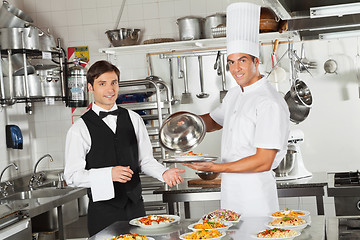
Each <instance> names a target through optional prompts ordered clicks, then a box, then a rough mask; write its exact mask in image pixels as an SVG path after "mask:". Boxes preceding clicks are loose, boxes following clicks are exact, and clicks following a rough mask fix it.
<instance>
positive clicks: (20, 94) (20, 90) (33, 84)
mask: <svg viewBox="0 0 360 240" xmlns="http://www.w3.org/2000/svg"><path fill="white" fill-rule="evenodd" d="M27 77H28V88H29V97H30V98H37V97H42V96H43V91H42V88H41V83H40V78H39V76H38V75H37V74H30V75H28V76H27ZM4 92H5V97H2V98H3V99H11V98H13V97H14V98H16V99H22V98H26V88H25V76H13V92H12V93H11V90H10V81H9V77H4Z"/></svg>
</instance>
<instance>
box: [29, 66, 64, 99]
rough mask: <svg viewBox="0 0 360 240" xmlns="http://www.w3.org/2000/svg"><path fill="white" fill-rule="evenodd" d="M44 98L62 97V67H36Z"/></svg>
mask: <svg viewBox="0 0 360 240" xmlns="http://www.w3.org/2000/svg"><path fill="white" fill-rule="evenodd" d="M35 70H36V74H37V75H39V77H40V81H41V86H42V89H43V91H44V97H61V96H62V95H61V81H60V74H61V71H60V67H59V66H57V65H35Z"/></svg>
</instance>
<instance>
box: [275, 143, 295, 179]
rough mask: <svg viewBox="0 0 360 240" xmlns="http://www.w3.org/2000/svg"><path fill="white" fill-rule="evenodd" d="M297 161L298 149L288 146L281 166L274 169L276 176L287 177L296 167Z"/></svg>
mask: <svg viewBox="0 0 360 240" xmlns="http://www.w3.org/2000/svg"><path fill="white" fill-rule="evenodd" d="M295 161H296V150H295V149H294V147H290V146H289V147H288V150H287V153H286V155H285V157H284V158H283V159H282V160H281V162H280V164H279V166H278V167H277V168H275V169H274V172H275V176H276V177H286V176H288V175H289V173H290V172H291V171H292V170H293V169H294V166H295Z"/></svg>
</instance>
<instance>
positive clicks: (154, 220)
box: [138, 215, 174, 226]
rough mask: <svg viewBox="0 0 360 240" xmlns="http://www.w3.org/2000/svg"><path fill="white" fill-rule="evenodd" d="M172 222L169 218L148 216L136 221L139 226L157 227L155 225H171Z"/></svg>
mask: <svg viewBox="0 0 360 240" xmlns="http://www.w3.org/2000/svg"><path fill="white" fill-rule="evenodd" d="M172 221H174V219H173V218H171V217H165V216H160V215H149V216H147V217H143V218H140V219H139V220H138V223H139V224H141V225H147V226H149V225H157V224H165V223H171V222H172Z"/></svg>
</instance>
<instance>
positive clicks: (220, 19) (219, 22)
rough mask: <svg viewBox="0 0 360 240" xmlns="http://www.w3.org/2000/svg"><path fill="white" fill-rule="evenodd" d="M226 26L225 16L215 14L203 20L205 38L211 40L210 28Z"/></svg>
mask: <svg viewBox="0 0 360 240" xmlns="http://www.w3.org/2000/svg"><path fill="white" fill-rule="evenodd" d="M224 26H226V14H225V13H216V14H213V15H210V16H207V17H206V18H205V27H204V33H205V38H213V34H212V28H215V27H224Z"/></svg>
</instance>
